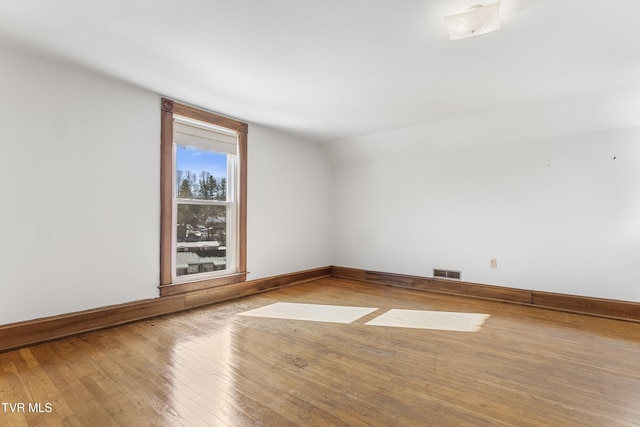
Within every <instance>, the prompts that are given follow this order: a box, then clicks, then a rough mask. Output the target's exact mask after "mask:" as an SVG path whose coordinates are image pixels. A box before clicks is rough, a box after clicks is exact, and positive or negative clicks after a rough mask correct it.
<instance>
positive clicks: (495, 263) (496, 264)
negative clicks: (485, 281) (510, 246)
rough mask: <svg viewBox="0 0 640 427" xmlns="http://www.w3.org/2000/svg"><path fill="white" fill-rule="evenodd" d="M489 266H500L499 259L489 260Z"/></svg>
mask: <svg viewBox="0 0 640 427" xmlns="http://www.w3.org/2000/svg"><path fill="white" fill-rule="evenodd" d="M489 267H490V268H498V260H497V259H495V258H491V259H490V260H489Z"/></svg>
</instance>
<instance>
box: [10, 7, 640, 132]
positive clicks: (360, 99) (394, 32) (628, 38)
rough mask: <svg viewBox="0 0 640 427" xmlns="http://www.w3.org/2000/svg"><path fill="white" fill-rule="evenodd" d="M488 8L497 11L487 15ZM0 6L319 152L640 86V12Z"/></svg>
mask: <svg viewBox="0 0 640 427" xmlns="http://www.w3.org/2000/svg"><path fill="white" fill-rule="evenodd" d="M492 1H493V0H487V3H490V2H492ZM476 3H477V0H397V1H392V0H227V1H220V0H182V1H169V0H109V1H87V0H57V1H51V0H0V41H4V43H9V44H17V45H19V46H22V47H27V48H30V49H35V50H37V51H38V52H40V53H44V54H46V55H50V56H54V57H60V58H62V59H64V60H67V61H71V62H74V63H78V64H81V65H83V66H87V67H90V68H94V69H98V70H101V71H102V72H105V73H107V74H109V75H113V76H116V77H118V78H120V79H123V80H126V81H128V82H132V83H134V84H137V85H140V86H143V87H145V88H148V89H151V90H153V91H155V92H158V93H160V94H162V95H166V96H169V97H172V98H175V99H178V100H181V101H183V102H188V103H192V104H195V105H198V106H201V107H204V108H208V109H211V110H214V111H217V112H220V113H222V114H226V115H229V116H233V117H237V118H239V119H242V120H246V121H249V122H252V123H260V124H264V125H269V126H273V127H276V128H280V129H283V130H286V131H288V132H291V133H294V134H297V135H302V136H304V137H306V138H309V139H312V140H316V141H328V140H335V139H340V138H344V137H347V136H353V135H361V134H367V133H371V132H376V131H381V130H387V129H393V128H399V127H405V126H410V125H414V124H419V123H428V122H432V121H436V120H441V119H445V118H451V117H457V116H463V115H469V114H474V113H479V112H486V111H491V110H496V109H504V108H511V107H512V106H522V105H525V104H528V103H534V102H539V101H543V100H549V99H554V98H561V97H566V96H574V95H578V94H583V93H590V92H594V91H598V90H602V89H606V88H611V87H616V86H624V85H632V84H638V83H640V35H639V33H638V22H637V21H638V16H640V1H637V0H599V1H598V0H503V2H502V29H500V30H499V31H497V32H494V33H490V34H486V35H483V36H479V37H475V38H470V39H465V40H458V41H450V40H448V35H447V30H446V28H445V25H444V19H443V17H444V16H445V15H448V14H454V13H458V12H461V11H463V10H465V9H466V8H467V7H469V6H471V5H474V4H476Z"/></svg>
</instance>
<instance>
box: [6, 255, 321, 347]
mask: <svg viewBox="0 0 640 427" xmlns="http://www.w3.org/2000/svg"><path fill="white" fill-rule="evenodd" d="M330 275H331V267H321V268H315V269H311V270H305V271H299V272H295V273H289V274H282V275H278V276H273V277H266V278H263V279H256V280H249V281H246V282H242V283H232V284H228V285H223V286H219V287H216V288H212V289H205V290H198V291H192V292H186V293H181V294H176V295H168V296H162V297H159V298H153V299H148V300H140V301H134V302H130V303H125V304H117V305H111V306H107V307H100V308H96V309H92V310H85V311H79V312H75V313H68V314H61V315H58V316H52V317H46V318H41V319H35V320H28V321H24V322H17V323H10V324H7V325H0V352H2V351H7V350H13V349H16V348H21V347H26V346H29V345H34V344H39V343H42V342H46V341H52V340H56V339H60V338H65V337H69V336H73V335H78V334H82V333H86V332H92V331H97V330H100V329H105V328H109V327H112V326H118V325H122V324H125V323H130V322H134V321H137V320H143V319H148V318H151V317H156V316H161V315H165V314H171V313H177V312H179V311H184V310H189V309H192V308H196V307H202V306H205V305H209V304H214V303H217V302H222V301H227V300H230V299H234V298H240V297H244V296H248V295H252V294H256V293H259V292H265V291H269V290H273V289H278V288H282V287H285V286H290V285H295V284H298V283H303V282H307V281H310V280H315V279H320V278H322V277H329V276H330Z"/></svg>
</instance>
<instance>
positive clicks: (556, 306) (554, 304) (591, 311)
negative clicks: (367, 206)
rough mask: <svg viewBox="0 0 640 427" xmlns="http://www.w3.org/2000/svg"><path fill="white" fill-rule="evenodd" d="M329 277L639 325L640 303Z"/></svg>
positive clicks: (337, 272)
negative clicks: (490, 300)
mask: <svg viewBox="0 0 640 427" xmlns="http://www.w3.org/2000/svg"><path fill="white" fill-rule="evenodd" d="M331 275H332V276H333V277H340V278H344V279H354V280H359V281H363V282H368V283H378V284H382V285H388V286H396V287H402V288H409V289H419V290H424V291H430V292H440V293H447V294H452V295H464V296H470V297H476V298H487V299H493V300H498V301H505V302H511V303H517V304H525V305H531V306H534V307H540V308H547V309H553V310H561V311H567V312H572V313H580V314H588V315H593V316H599V317H606V318H613V319H619V320H627V321H633V322H640V303H636V302H630V301H618V300H611V299H604V298H593V297H585V296H579V295H565V294H556V293H552V292H542V291H534V290H526V289H516V288H506V287H502V286H492V285H482V284H479V283H471V282H463V281H460V280H450V279H435V278H431V277H421V276H409V275H403V274H394V273H383V272H378V271H368V270H361V269H357V268H348V267H336V266H334V267H332V268H331Z"/></svg>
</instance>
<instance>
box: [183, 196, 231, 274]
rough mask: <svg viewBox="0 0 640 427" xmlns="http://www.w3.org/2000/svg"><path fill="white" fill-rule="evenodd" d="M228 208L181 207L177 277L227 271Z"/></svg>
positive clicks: (206, 206) (207, 206) (189, 205)
mask: <svg viewBox="0 0 640 427" xmlns="http://www.w3.org/2000/svg"><path fill="white" fill-rule="evenodd" d="M228 217H229V208H228V207H227V206H211V205H191V204H188V205H187V204H178V224H177V233H176V235H177V238H176V240H177V242H176V251H177V252H176V275H177V276H184V275H186V274H196V273H205V272H210V271H216V270H226V269H227V218H228Z"/></svg>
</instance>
